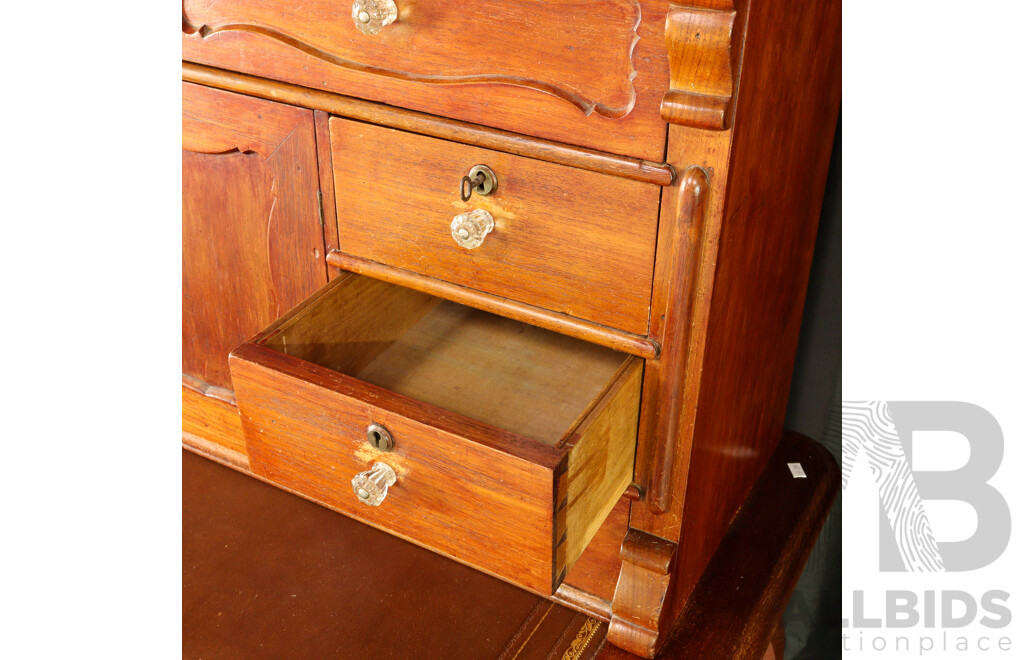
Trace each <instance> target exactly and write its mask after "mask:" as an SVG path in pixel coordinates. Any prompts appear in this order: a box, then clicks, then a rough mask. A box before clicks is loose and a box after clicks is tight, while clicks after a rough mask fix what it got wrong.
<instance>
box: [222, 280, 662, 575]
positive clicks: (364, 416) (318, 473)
mask: <svg viewBox="0 0 1024 660" xmlns="http://www.w3.org/2000/svg"><path fill="white" fill-rule="evenodd" d="M524 356H529V357H528V358H527V357H524ZM481 364H482V365H483V366H482V367H481V366H480V365H481ZM642 364H643V363H642V361H641V360H639V359H637V358H636V357H632V356H628V355H623V354H622V353H618V352H615V351H611V350H609V349H607V348H604V347H601V346H596V345H593V344H588V343H585V342H582V341H579V340H577V339H574V338H571V337H567V336H564V335H560V334H556V333H552V332H549V331H546V330H542V329H538V328H533V327H530V326H524V325H522V324H520V323H518V322H516V321H513V320H510V319H507V318H502V317H498V316H494V315H491V314H487V313H486V312H482V311H479V310H475V309H471V308H468V307H463V306H461V305H457V304H456V303H452V302H449V301H443V300H439V299H437V298H433V297H432V296H428V295H426V294H423V293H421V292H418V291H415V290H412V289H408V288H404V287H400V286H397V285H394V284H388V283H386V282H383V281H380V280H375V279H372V278H369V277H364V276H360V275H357V274H353V273H346V274H343V275H341V276H339V277H337V278H335V279H334V280H333V281H332V282H331V283H330V284H328V285H327V286H326V287H324V288H323V289H322V290H321V291H320V292H318V293H317V294H315V295H314V296H313V297H311V298H310V299H308V300H307V301H306V302H305V303H303V304H302V305H300V306H299V307H297V308H296V309H294V310H292V311H291V312H289V313H288V314H287V315H285V316H284V317H282V318H281V319H280V320H279V321H277V322H276V323H274V324H273V325H271V327H269V328H268V329H267V330H266V331H264V332H262V333H260V334H259V335H257V337H255V338H254V339H253V340H251V341H250V342H248V343H246V344H243V345H242V346H240V347H239V348H237V349H236V350H235V351H233V352H232V355H231V367H232V380H233V382H234V384H235V392H236V396H237V398H238V405H239V410H240V412H241V418H242V427H243V430H244V433H245V438H246V448H247V451H248V455H249V462H250V466H251V469H252V471H253V472H254V473H255V474H256V475H258V476H260V477H262V478H264V479H267V480H269V481H271V482H273V483H275V484H278V485H280V486H282V487H284V488H286V489H288V490H291V491H293V492H296V493H299V494H301V495H303V496H305V497H308V498H310V499H312V500H314V501H317V502H319V503H321V504H324V505H325V506H328V507H329V508H332V509H335V510H337V511H341V512H343V513H345V514H346V515H349V516H351V517H354V518H356V519H359V520H362V521H363V522H366V523H368V524H370V525H373V526H375V527H379V528H382V529H385V530H386V531H388V532H391V533H393V534H396V535H398V536H401V537H403V538H407V539H409V540H411V541H413V542H415V543H418V544H420V545H423V546H426V547H428V548H431V549H433V550H435V551H437V552H440V553H442V554H445V555H448V556H450V557H452V558H454V559H457V560H459V561H462V562H464V563H467V564H469V565H471V566H474V567H477V568H479V569H481V570H484V571H486V572H489V573H491V574H493V575H497V576H498V577H501V578H503V579H506V580H509V581H511V582H514V583H516V584H519V585H521V586H524V587H526V588H528V589H530V590H533V591H535V592H538V593H542V594H544V595H549V594H551V593H553V592H554V590H555V589H556V588H557V587H558V586H559V584H560V583H561V582H562V580H563V578H564V577H565V575H566V572H567V571H568V570H569V569H570V568H571V567H572V566H573V564H574V563H575V562H576V560H577V559H578V558H579V557H580V555H581V554H582V553H583V550H584V548H586V546H587V544H588V543H589V541H590V540H591V538H593V537H594V535H595V534H596V533H597V532H598V528H599V527H600V526H601V524H602V522H603V521H604V520H605V518H606V517H607V516H608V514H609V512H610V511H611V510H612V509H613V507H615V505H616V504H617V503H618V502H619V501H620V499H621V495H622V493H623V491H624V490H625V488H626V486H627V485H629V483H630V480H631V479H632V472H633V469H632V464H633V450H634V439H635V437H636V428H637V418H638V414H639V397H640V384H641V379H642V371H643V370H642ZM524 410H528V411H530V413H531V414H529V415H524V414H523V411H524ZM371 423H376V424H381V425H383V426H385V427H386V428H387V429H388V430H389V431H390V433H391V434H392V436H393V438H394V448H393V449H392V450H391V451H388V452H381V451H378V450H376V449H375V448H374V447H373V446H371V445H370V444H369V443H368V442H367V441H366V429H367V427H368V426H369V425H370V424H371ZM378 460H379V461H382V462H384V463H387V464H388V465H389V466H391V467H392V468H393V469H394V470H395V472H396V473H397V475H398V482H397V483H396V484H395V485H394V486H393V487H392V489H391V490H390V491H389V493H388V495H387V498H386V500H385V501H384V502H383V503H382V504H381V506H379V507H369V506H366V505H364V504H362V503H361V502H359V501H358V500H357V498H356V497H355V495H354V494H353V493H352V487H351V484H350V480H351V479H352V477H353V476H355V475H356V474H357V473H359V472H362V471H364V470H367V469H369V468H370V466H371V465H372V464H373V463H374V462H376V461H378Z"/></svg>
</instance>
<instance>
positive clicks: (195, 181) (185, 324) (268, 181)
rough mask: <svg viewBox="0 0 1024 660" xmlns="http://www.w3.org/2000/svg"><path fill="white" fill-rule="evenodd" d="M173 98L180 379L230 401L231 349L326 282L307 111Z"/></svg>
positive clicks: (242, 100) (230, 98)
mask: <svg viewBox="0 0 1024 660" xmlns="http://www.w3.org/2000/svg"><path fill="white" fill-rule="evenodd" d="M182 95H183V96H182V373H183V375H184V378H183V380H184V381H185V384H186V385H188V386H189V387H190V388H191V389H193V390H195V391H197V392H200V393H208V392H210V391H220V390H227V391H228V392H230V390H231V389H232V388H231V378H230V373H229V370H228V353H229V352H230V351H231V349H232V348H234V347H235V346H237V345H238V344H240V343H242V342H243V341H245V340H246V339H248V338H249V337H250V336H252V335H253V334H255V333H256V332H258V331H259V330H260V329H261V328H263V327H264V326H266V325H267V324H268V323H270V322H271V321H273V320H274V319H275V318H277V317H278V316H280V315H281V314H282V313H284V312H285V311H287V310H288V309H289V308H291V307H292V306H294V305H295V304H296V303H298V302H299V301H301V300H302V299H303V298H305V297H306V296H308V295H309V294H310V293H312V292H313V291H315V290H316V289H317V288H318V287H320V286H321V285H323V284H324V283H325V282H326V281H327V277H326V264H325V256H324V239H323V231H322V228H321V226H320V221H319V212H318V205H317V189H318V186H319V183H318V180H317V158H316V146H315V139H314V132H313V113H312V112H310V111H306V110H300V109H298V108H293V107H290V106H285V105H280V104H277V103H271V102H269V101H263V100H258V99H250V98H246V97H244V96H239V95H237V94H232V93H229V92H223V91H220V90H214V89H210V88H206V87H200V86H198V85H192V84H188V83H185V84H183V85H182ZM211 388H214V389H211ZM220 398H222V399H227V400H230V397H225V396H221V397H220Z"/></svg>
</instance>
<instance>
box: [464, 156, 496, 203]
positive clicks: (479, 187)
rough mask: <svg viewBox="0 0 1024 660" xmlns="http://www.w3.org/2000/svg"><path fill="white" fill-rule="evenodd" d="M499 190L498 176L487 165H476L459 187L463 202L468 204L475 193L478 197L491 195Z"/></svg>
mask: <svg viewBox="0 0 1024 660" xmlns="http://www.w3.org/2000/svg"><path fill="white" fill-rule="evenodd" d="M497 188H498V175H496V174H495V173H494V170H492V169H491V168H489V167H487V166H486V165H474V166H473V168H472V169H470V170H469V174H467V175H466V176H464V177H462V183H461V185H460V187H459V196H460V197H461V198H462V201H464V202H468V201H469V198H470V197H472V196H473V193H476V194H478V195H490V194H491V193H492V192H494V191H495V190H496V189H497Z"/></svg>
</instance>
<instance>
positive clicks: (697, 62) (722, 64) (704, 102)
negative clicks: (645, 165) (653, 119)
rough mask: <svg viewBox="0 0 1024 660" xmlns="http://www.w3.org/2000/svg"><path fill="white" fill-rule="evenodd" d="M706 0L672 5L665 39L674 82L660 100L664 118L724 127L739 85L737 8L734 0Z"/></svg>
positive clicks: (668, 120) (699, 124)
mask: <svg viewBox="0 0 1024 660" xmlns="http://www.w3.org/2000/svg"><path fill="white" fill-rule="evenodd" d="M702 5H704V6H701V7H691V6H686V5H683V4H672V5H670V7H669V12H668V18H667V19H666V25H665V40H666V43H667V45H668V54H669V60H668V61H669V71H670V83H671V85H670V88H669V90H668V92H666V93H665V97H664V98H663V99H662V101H661V118H662V119H664V120H665V121H667V122H669V123H672V124H680V125H683V126H690V127H693V128H702V129H708V130H719V131H720V130H724V129H726V128H728V127H729V124H730V120H731V118H730V114H731V110H732V100H733V92H734V89H735V86H736V85H735V81H736V74H737V68H738V65H739V44H737V43H735V39H736V38H738V34H739V32H738V31H736V33H735V34H734V25H735V24H736V18H737V12H736V9H735V7H734V6H733V2H732V0H712V1H711V2H708V3H702Z"/></svg>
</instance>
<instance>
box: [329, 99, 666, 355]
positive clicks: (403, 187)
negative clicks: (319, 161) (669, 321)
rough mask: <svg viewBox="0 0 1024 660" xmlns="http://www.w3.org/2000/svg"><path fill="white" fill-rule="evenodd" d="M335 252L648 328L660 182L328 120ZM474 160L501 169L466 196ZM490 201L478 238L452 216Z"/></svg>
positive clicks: (634, 328)
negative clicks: (488, 226)
mask: <svg viewBox="0 0 1024 660" xmlns="http://www.w3.org/2000/svg"><path fill="white" fill-rule="evenodd" d="M330 131H331V148H332V152H333V167H334V180H335V197H336V199H337V208H338V229H339V235H340V236H341V237H342V240H341V250H342V251H343V252H346V253H348V254H351V255H354V256H357V257H361V258H365V259H370V260H373V261H377V262H380V263H383V264H386V265H389V266H394V267H397V268H401V269H404V270H408V271H412V272H415V273H420V274H423V275H428V276H430V277H435V278H438V279H441V280H445V281H448V282H452V283H454V284H459V285H462V286H466V287H469V288H471V289H476V290H479V291H484V292H486V293H490V294H494V295H498V296H503V297H507V298H512V299H515V300H518V301H520V302H524V303H528V304H530V305H535V306H538V307H542V308H545V309H549V310H552V311H555V312H559V313H564V314H568V315H570V316H574V317H577V318H580V319H584V320H587V321H593V322H595V323H599V324H602V325H607V326H610V327H614V328H618V329H621V330H625V331H627V332H632V333H635V334H640V335H643V334H646V333H647V327H648V316H649V313H650V300H651V282H652V273H653V270H654V252H655V242H656V234H657V216H658V203H659V195H660V191H661V189H660V188H659V187H658V186H655V185H652V184H646V183H640V182H637V181H629V180H626V179H621V178H618V177H613V176H608V175H603V174H597V173H594V172H588V171H584V170H578V169H575V168H571V167H565V166H562V165H555V164H552V163H546V162H542V161H537V160H533V159H530V158H523V157H520V156H513V155H510V154H505V153H500V152H495V151H489V150H487V149H481V148H478V147H472V146H468V145H464V144H458V143H452V142H447V141H444V140H440V139H436V138H430V137H424V136H421V135H415V134H412V133H405V132H403V131H399V130H395V129H391V128H384V127H381V126H375V125H372V124H363V123H357V122H353V121H349V120H345V119H339V118H332V119H331V121H330ZM475 165H486V166H488V167H489V168H491V169H492V170H493V171H494V173H495V175H496V177H497V188H496V189H495V190H494V191H493V192H492V193H490V194H489V195H486V196H482V195H478V194H474V195H473V196H472V197H471V198H470V199H469V201H468V202H464V201H462V199H461V195H460V182H461V179H462V177H463V176H464V175H466V174H468V173H469V171H470V170H471V169H472V168H473V167H474V166H475ZM473 210H485V211H487V212H488V213H489V214H490V215H491V217H492V218H493V221H494V228H493V230H492V231H491V232H490V233H489V234H487V235H486V236H485V237H484V239H483V242H482V243H481V244H480V245H479V246H478V247H475V248H472V249H467V248H465V247H461V246H460V245H459V244H458V243H457V242H456V240H455V238H454V237H453V235H452V230H451V223H452V220H453V218H454V217H455V216H456V215H459V214H463V213H467V212H470V211H473Z"/></svg>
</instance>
